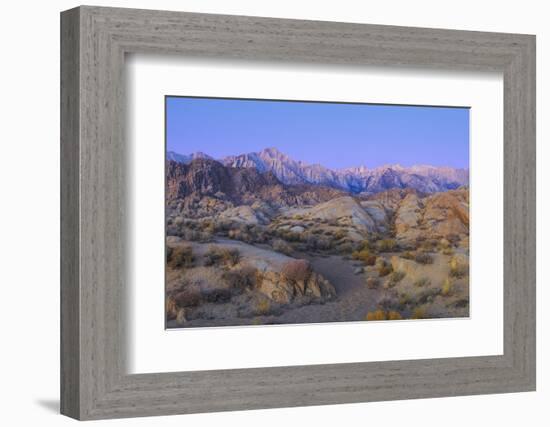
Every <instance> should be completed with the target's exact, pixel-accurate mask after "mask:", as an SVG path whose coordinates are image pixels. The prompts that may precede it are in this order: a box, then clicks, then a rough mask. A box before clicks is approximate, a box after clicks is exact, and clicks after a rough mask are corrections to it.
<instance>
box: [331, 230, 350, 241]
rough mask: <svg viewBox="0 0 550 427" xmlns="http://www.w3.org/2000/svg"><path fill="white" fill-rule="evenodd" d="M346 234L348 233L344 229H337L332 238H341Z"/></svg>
mask: <svg viewBox="0 0 550 427" xmlns="http://www.w3.org/2000/svg"><path fill="white" fill-rule="evenodd" d="M347 235H348V233H347V232H346V231H345V230H337V231H336V232H335V233H334V238H335V239H336V240H340V239H343V238H344V237H346V236H347Z"/></svg>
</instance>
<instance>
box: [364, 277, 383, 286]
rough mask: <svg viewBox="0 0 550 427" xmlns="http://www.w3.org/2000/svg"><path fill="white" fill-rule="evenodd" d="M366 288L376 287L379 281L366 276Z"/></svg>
mask: <svg viewBox="0 0 550 427" xmlns="http://www.w3.org/2000/svg"><path fill="white" fill-rule="evenodd" d="M366 283H367V288H369V289H376V288H377V287H378V285H379V284H380V281H379V280H378V279H377V278H376V277H368V278H367V280H366Z"/></svg>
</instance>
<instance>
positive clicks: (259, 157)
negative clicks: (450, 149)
mask: <svg viewBox="0 0 550 427" xmlns="http://www.w3.org/2000/svg"><path fill="white" fill-rule="evenodd" d="M167 159H168V160H171V161H174V162H177V163H180V164H189V163H191V162H192V161H193V160H195V159H207V160H216V161H217V162H219V163H221V164H222V165H224V166H226V167H230V168H238V169H241V168H247V169H249V168H253V169H255V170H256V171H258V172H260V173H261V174H263V173H268V172H269V173H272V174H273V175H274V176H275V177H276V178H277V179H278V180H279V181H281V182H282V183H283V184H287V185H301V184H310V185H321V186H325V187H331V188H335V189H339V190H344V191H347V192H350V193H354V194H359V193H367V194H374V193H379V192H382V191H386V190H390V189H394V188H397V189H407V188H410V189H414V190H417V191H420V192H423V193H436V192H441V191H447V190H453V189H456V188H459V187H462V186H468V185H469V170H468V169H460V168H451V167H436V166H428V165H418V166H411V167H403V166H400V165H384V166H380V167H376V168H367V167H365V166H358V167H353V168H346V169H338V170H332V169H329V168H327V167H324V166H322V165H319V164H308V163H305V162H302V161H299V160H294V159H292V158H290V157H289V156H287V155H286V154H284V153H281V152H280V151H279V150H277V149H276V148H266V149H264V150H262V151H259V152H253V153H246V154H240V155H236V156H227V157H224V158H221V159H213V158H212V157H211V156H208V155H207V154H205V153H202V152H196V153H192V154H189V155H182V154H179V153H176V152H173V151H168V152H167Z"/></svg>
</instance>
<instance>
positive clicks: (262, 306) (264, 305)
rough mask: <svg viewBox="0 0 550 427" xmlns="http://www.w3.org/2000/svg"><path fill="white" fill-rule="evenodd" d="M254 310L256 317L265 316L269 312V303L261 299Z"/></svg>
mask: <svg viewBox="0 0 550 427" xmlns="http://www.w3.org/2000/svg"><path fill="white" fill-rule="evenodd" d="M255 309H256V310H255V311H256V315H257V316H265V315H266V314H268V313H269V311H270V310H271V303H270V302H269V300H268V299H262V300H260V301H258V302H257V303H256V306H255Z"/></svg>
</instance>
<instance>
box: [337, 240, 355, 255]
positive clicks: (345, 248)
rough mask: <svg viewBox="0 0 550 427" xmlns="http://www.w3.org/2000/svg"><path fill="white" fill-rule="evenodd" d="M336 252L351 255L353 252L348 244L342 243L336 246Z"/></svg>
mask: <svg viewBox="0 0 550 427" xmlns="http://www.w3.org/2000/svg"><path fill="white" fill-rule="evenodd" d="M338 250H339V251H340V252H342V253H348V254H349V253H351V252H352V251H353V246H352V244H351V243H350V242H345V243H342V244H341V245H338Z"/></svg>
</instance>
